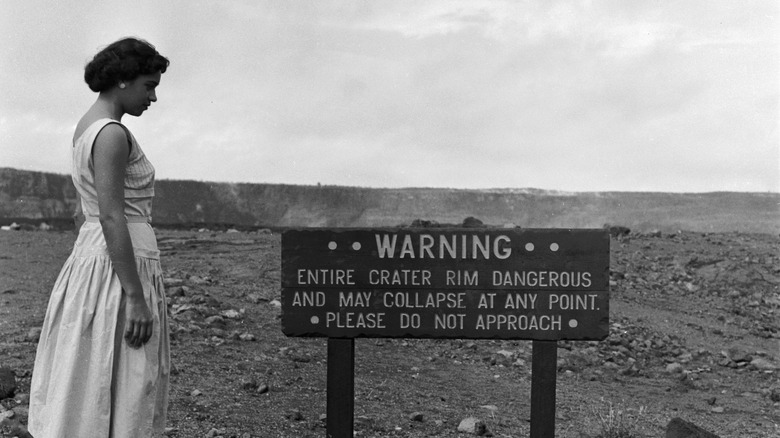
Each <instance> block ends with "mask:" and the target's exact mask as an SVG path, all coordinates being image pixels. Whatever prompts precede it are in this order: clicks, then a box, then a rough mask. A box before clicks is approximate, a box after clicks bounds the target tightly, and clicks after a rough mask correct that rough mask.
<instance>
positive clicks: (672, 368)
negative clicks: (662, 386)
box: [666, 362, 683, 374]
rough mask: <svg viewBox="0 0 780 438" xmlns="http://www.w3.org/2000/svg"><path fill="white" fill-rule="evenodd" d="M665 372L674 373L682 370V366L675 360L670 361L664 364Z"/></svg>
mask: <svg viewBox="0 0 780 438" xmlns="http://www.w3.org/2000/svg"><path fill="white" fill-rule="evenodd" d="M666 372H667V373H669V374H676V373H681V372H683V366H682V365H680V364H679V363H677V362H672V363H670V364H669V365H667V366H666Z"/></svg>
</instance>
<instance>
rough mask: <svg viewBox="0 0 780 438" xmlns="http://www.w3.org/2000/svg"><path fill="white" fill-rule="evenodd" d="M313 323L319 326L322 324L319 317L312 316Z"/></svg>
mask: <svg viewBox="0 0 780 438" xmlns="http://www.w3.org/2000/svg"><path fill="white" fill-rule="evenodd" d="M311 323H312V324H319V323H320V318H319V317H317V316H312V317H311Z"/></svg>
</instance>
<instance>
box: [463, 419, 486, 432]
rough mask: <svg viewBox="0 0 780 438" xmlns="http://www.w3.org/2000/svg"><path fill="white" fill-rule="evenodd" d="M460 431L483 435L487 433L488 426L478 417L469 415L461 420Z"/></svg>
mask: <svg viewBox="0 0 780 438" xmlns="http://www.w3.org/2000/svg"><path fill="white" fill-rule="evenodd" d="M458 432H464V433H470V434H472V435H477V436H482V435H485V433H487V426H486V425H485V423H484V422H483V421H482V420H480V419H478V418H475V417H468V418H464V419H463V420H461V422H460V424H458Z"/></svg>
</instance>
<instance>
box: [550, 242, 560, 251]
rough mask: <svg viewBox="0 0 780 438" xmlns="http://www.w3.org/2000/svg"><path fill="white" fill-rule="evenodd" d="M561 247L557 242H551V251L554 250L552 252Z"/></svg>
mask: <svg viewBox="0 0 780 438" xmlns="http://www.w3.org/2000/svg"><path fill="white" fill-rule="evenodd" d="M559 248H560V247H559V246H558V244H557V243H551V244H550V251H552V252H555V251H558V249H559Z"/></svg>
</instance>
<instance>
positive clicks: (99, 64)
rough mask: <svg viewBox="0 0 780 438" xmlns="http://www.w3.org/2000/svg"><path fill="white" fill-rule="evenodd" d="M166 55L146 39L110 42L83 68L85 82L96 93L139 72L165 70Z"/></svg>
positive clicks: (125, 39)
mask: <svg viewBox="0 0 780 438" xmlns="http://www.w3.org/2000/svg"><path fill="white" fill-rule="evenodd" d="M168 64H169V61H168V58H166V57H164V56H162V55H160V53H159V52H157V49H155V48H154V46H153V45H151V44H149V43H148V42H146V41H144V40H141V39H137V38H123V39H121V40H119V41H116V42H114V43H111V44H110V45H108V46H107V47H106V48H104V49H103V50H101V51H100V52H98V53H97V55H95V57H94V58H92V61H90V62H89V63H88V64H87V66H86V68H85V69H84V81H86V83H87V85H89V89H90V90H92V91H94V92H96V93H99V92H101V91H105V90H108V89H109V88H111V87H113V86H114V85H116V84H118V83H119V82H120V81H132V80H133V79H135V78H137V77H138V76H141V75H148V74H152V73H156V72H158V71H159V72H160V73H165V70H166V69H167V68H168Z"/></svg>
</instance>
